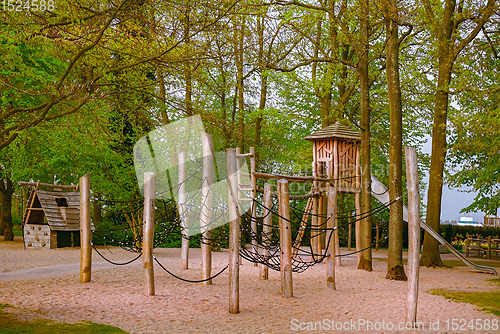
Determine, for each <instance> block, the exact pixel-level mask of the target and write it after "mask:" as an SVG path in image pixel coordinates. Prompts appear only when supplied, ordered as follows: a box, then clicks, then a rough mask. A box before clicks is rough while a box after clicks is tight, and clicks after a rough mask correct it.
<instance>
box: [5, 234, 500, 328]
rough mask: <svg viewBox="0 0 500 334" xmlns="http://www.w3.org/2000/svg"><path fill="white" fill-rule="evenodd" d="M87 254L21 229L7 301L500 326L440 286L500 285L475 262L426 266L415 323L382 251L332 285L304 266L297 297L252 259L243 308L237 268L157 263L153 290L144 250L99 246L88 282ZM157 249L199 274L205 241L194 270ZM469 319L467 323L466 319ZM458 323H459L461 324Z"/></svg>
mask: <svg viewBox="0 0 500 334" xmlns="http://www.w3.org/2000/svg"><path fill="white" fill-rule="evenodd" d="M101 251H102V252H103V254H105V255H106V257H109V258H110V259H112V260H115V261H125V260H128V259H131V258H133V256H134V255H133V254H131V253H128V252H126V251H123V250H121V249H119V248H116V247H111V248H110V249H109V250H106V249H102V248H101ZM79 256H80V250H79V249H78V248H73V249H72V248H62V249H52V250H50V249H44V250H37V251H34V250H30V251H27V250H24V249H23V246H22V243H21V238H16V240H15V241H13V242H3V241H2V242H0V303H3V304H10V305H13V306H15V307H16V309H7V310H9V312H14V313H16V314H17V315H18V316H19V317H22V318H24V319H30V318H35V317H40V318H48V319H54V320H56V321H66V322H78V321H81V320H89V321H93V322H97V323H103V324H109V325H113V326H117V327H120V328H122V329H124V330H126V331H128V332H130V333H297V332H298V333H307V332H312V333H329V332H337V333H374V332H377V333H407V332H419V333H464V332H476V333H493V332H500V330H496V331H495V330H494V329H493V328H492V327H491V328H490V329H489V330H485V329H484V328H483V329H482V330H479V324H485V323H487V322H489V323H490V324H494V323H496V324H497V325H500V318H498V317H496V316H494V315H491V314H487V313H484V312H481V311H479V310H478V309H477V307H475V306H473V305H470V304H465V303H456V302H453V301H449V300H446V299H445V298H443V297H441V296H436V295H431V294H430V292H431V291H432V290H433V289H439V288H442V289H449V290H461V291H489V290H493V289H495V288H496V287H495V286H494V285H492V284H491V283H490V282H488V280H489V279H491V278H493V276H492V275H489V274H484V273H477V272H474V271H472V270H471V269H468V268H467V267H456V268H451V269H450V268H439V269H429V268H421V269H420V288H419V291H420V293H419V300H418V314H417V319H418V321H419V322H422V323H423V325H422V327H421V328H420V329H418V330H417V329H411V330H407V329H405V328H404V326H405V324H404V321H405V300H406V292H407V283H406V282H398V281H389V280H386V279H385V278H384V277H385V273H386V270H387V268H386V266H387V263H386V262H384V261H380V260H374V261H373V267H374V268H373V269H374V270H373V271H372V272H366V271H361V270H357V269H356V256H355V255H351V256H348V257H344V258H342V266H341V267H337V271H336V290H333V289H330V288H328V287H327V285H326V273H325V271H326V265H325V264H319V265H316V266H314V267H312V268H310V269H308V270H307V271H305V272H303V273H300V274H295V273H294V275H293V294H294V297H293V298H282V297H281V289H280V279H279V278H280V275H279V272H274V271H270V273H269V280H266V281H263V280H259V279H258V277H259V269H258V267H255V266H254V265H253V264H251V263H249V262H244V263H243V265H242V266H241V267H240V311H241V312H240V314H235V315H233V314H229V312H228V305H229V302H228V295H229V283H228V273H227V272H224V273H223V274H221V275H220V276H219V277H217V278H215V279H214V281H213V285H202V284H191V283H185V282H182V281H180V280H178V279H176V278H173V277H172V276H170V275H169V274H167V273H166V272H164V271H163V270H162V269H161V268H160V267H159V266H157V265H156V264H155V287H156V295H155V296H145V295H144V292H143V284H142V282H143V279H142V277H143V275H142V265H141V264H142V263H141V260H140V259H139V260H138V261H136V262H134V263H133V264H130V265H127V266H113V265H110V264H108V263H107V262H105V261H104V260H103V259H102V258H100V257H99V256H98V255H97V254H96V252H95V251H93V270H92V281H91V282H90V283H86V284H80V283H79ZM155 256H156V257H157V258H158V259H159V260H160V261H161V262H162V264H164V265H165V266H166V267H167V268H168V269H169V270H171V271H172V272H174V273H175V274H177V275H179V276H182V277H185V278H187V279H194V280H195V279H199V276H200V270H199V268H200V251H199V249H191V252H190V262H189V267H190V268H189V269H188V270H186V271H184V270H181V269H180V250H179V249H156V250H155ZM373 256H374V258H384V257H386V256H387V252H386V251H374V252H373ZM450 256H451V258H452V257H453V256H452V255H451V254H450V255H444V257H450ZM227 261H228V253H227V252H218V253H213V272H218V271H219V270H221V269H222V268H224V267H225V266H226V264H227ZM453 319H457V320H453ZM471 321H472V322H471ZM464 323H466V324H467V326H464V327H462V325H463V324H464ZM431 324H432V325H431ZM454 324H457V325H458V329H457V330H453V327H454ZM471 324H473V325H474V326H473V327H471V326H470V325H471ZM400 326H402V327H401V328H400ZM431 327H433V328H431ZM497 328H498V327H497ZM461 329H463V330H461ZM472 329H474V330H472Z"/></svg>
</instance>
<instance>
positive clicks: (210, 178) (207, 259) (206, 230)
mask: <svg viewBox="0 0 500 334" xmlns="http://www.w3.org/2000/svg"><path fill="white" fill-rule="evenodd" d="M201 143H202V145H203V184H202V188H201V203H202V208H201V215H200V227H201V236H202V238H201V279H202V280H205V279H207V278H209V277H210V275H211V272H212V244H211V241H210V239H211V238H212V231H211V230H210V221H211V219H212V200H213V190H212V186H213V183H214V156H213V140H212V136H211V135H209V134H206V133H202V135H201ZM203 284H205V285H211V284H212V280H208V281H205V282H203Z"/></svg>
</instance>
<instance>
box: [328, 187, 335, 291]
mask: <svg viewBox="0 0 500 334" xmlns="http://www.w3.org/2000/svg"><path fill="white" fill-rule="evenodd" d="M336 213H337V188H336V187H332V186H329V187H328V217H327V219H328V223H327V228H328V233H327V234H326V240H327V243H328V244H327V253H328V254H329V256H328V258H327V259H326V285H327V286H328V287H329V288H332V289H335V262H336V261H335V253H336V246H335V233H334V231H333V228H334V227H335V226H337V224H336V222H335V221H336V220H337V219H336V217H335V216H336Z"/></svg>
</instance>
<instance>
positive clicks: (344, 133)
mask: <svg viewBox="0 0 500 334" xmlns="http://www.w3.org/2000/svg"><path fill="white" fill-rule="evenodd" d="M330 138H342V139H351V140H361V134H360V133H359V132H358V131H355V130H352V129H350V128H348V127H347V126H345V125H342V124H340V123H339V122H336V123H335V124H332V125H330V126H327V127H326V128H323V129H321V130H318V131H316V132H314V133H311V134H310V135H308V136H307V137H305V138H304V139H306V140H309V141H315V140H319V139H330Z"/></svg>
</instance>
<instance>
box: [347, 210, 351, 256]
mask: <svg viewBox="0 0 500 334" xmlns="http://www.w3.org/2000/svg"><path fill="white" fill-rule="evenodd" d="M347 219H348V222H349V225H348V227H349V228H348V237H347V238H348V239H347V250H349V251H350V250H351V246H352V241H351V239H352V217H349V218H347Z"/></svg>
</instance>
